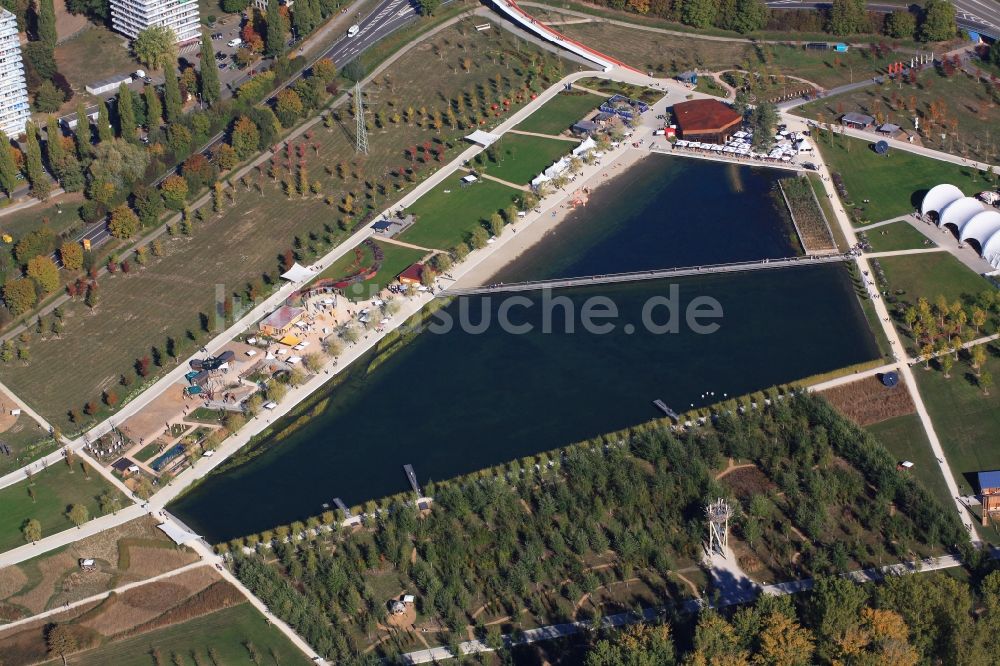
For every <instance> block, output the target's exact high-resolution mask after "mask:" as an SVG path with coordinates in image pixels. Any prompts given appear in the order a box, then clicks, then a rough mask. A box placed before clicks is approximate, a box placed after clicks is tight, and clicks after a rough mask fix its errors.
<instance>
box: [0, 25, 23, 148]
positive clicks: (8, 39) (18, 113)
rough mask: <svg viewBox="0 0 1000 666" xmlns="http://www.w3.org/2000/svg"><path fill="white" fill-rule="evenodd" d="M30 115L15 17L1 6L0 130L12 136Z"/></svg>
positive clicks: (21, 130)
mask: <svg viewBox="0 0 1000 666" xmlns="http://www.w3.org/2000/svg"><path fill="white" fill-rule="evenodd" d="M29 118H31V108H30V106H29V104H28V87H27V85H25V82H24V63H23V62H22V61H21V42H20V40H19V39H18V36H17V18H15V16H14V15H13V14H11V13H10V12H9V11H7V10H6V9H0V129H2V130H3V131H4V132H5V133H6V134H7V136H9V137H10V138H12V139H13V138H15V137H16V136H17V135H18V134H20V133H21V132H23V131H24V124H25V123H26V122H28V119H29Z"/></svg>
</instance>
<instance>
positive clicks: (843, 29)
mask: <svg viewBox="0 0 1000 666" xmlns="http://www.w3.org/2000/svg"><path fill="white" fill-rule="evenodd" d="M865 23H866V17H865V3H864V0H833V4H832V6H831V7H830V24H829V25H828V26H827V29H828V30H829V31H830V32H832V33H833V34H835V35H853V34H854V33H856V32H861V31H863V30H864V27H865Z"/></svg>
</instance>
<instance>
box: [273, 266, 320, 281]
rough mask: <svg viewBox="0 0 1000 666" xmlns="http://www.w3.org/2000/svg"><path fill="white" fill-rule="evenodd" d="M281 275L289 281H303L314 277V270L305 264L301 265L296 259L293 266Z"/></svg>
mask: <svg viewBox="0 0 1000 666" xmlns="http://www.w3.org/2000/svg"><path fill="white" fill-rule="evenodd" d="M281 277H282V279H284V280H288V281H289V282H301V281H302V280H307V279H309V278H311V277H313V272H312V271H311V270H309V269H308V268H306V267H305V266H300V265H299V262H297V261H296V262H295V263H294V264H293V265H292V267H291V268H289V269H288V270H287V271H285V272H284V273H282V274H281Z"/></svg>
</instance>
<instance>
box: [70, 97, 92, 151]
mask: <svg viewBox="0 0 1000 666" xmlns="http://www.w3.org/2000/svg"><path fill="white" fill-rule="evenodd" d="M73 138H74V139H75V140H76V153H77V156H78V157H79V158H80V159H81V160H86V159H87V158H88V157H90V152H91V148H90V140H91V137H90V118H89V117H88V116H87V107H85V106H84V105H83V102H80V103H79V104H77V105H76V132H75V134H74V136H73Z"/></svg>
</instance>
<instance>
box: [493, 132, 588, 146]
mask: <svg viewBox="0 0 1000 666" xmlns="http://www.w3.org/2000/svg"><path fill="white" fill-rule="evenodd" d="M507 134H523V135H524V136H537V137H538V138H539V139H558V140H559V141H569V142H571V143H579V141H577V140H576V139H574V138H572V137H568V136H560V135H557V134H542V133H541V132H526V131H525V130H519V129H512V130H508V131H507Z"/></svg>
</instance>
